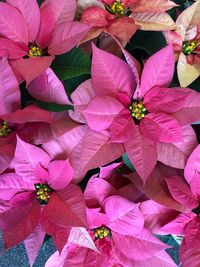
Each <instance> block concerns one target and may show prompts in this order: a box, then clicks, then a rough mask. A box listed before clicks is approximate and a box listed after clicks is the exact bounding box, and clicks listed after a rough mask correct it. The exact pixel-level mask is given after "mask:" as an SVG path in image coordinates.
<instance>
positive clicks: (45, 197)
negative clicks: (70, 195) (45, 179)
mask: <svg viewBox="0 0 200 267" xmlns="http://www.w3.org/2000/svg"><path fill="white" fill-rule="evenodd" d="M35 189H36V194H37V200H38V201H39V202H40V204H41V205H44V204H45V205H46V204H48V202H49V198H50V196H51V193H52V189H51V188H50V187H49V186H48V185H47V184H35Z"/></svg>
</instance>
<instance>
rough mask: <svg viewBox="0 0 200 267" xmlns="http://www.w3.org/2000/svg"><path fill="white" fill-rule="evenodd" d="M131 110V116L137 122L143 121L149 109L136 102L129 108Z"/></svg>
mask: <svg viewBox="0 0 200 267" xmlns="http://www.w3.org/2000/svg"><path fill="white" fill-rule="evenodd" d="M129 110H130V111H131V116H132V117H133V118H136V119H137V120H141V119H143V118H144V117H145V115H146V113H147V109H146V108H145V106H144V103H143V102H142V101H139V102H138V101H134V102H133V103H132V104H131V106H130V107H129Z"/></svg>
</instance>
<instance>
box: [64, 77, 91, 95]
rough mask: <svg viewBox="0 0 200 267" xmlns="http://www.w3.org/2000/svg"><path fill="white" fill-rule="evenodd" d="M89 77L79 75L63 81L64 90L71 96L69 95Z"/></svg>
mask: <svg viewBox="0 0 200 267" xmlns="http://www.w3.org/2000/svg"><path fill="white" fill-rule="evenodd" d="M90 78H91V76H90V75H88V74H87V75H86V74H85V75H81V76H78V77H76V78H72V79H67V80H65V81H64V85H65V90H66V92H67V94H68V95H71V93H72V92H73V91H74V90H75V89H76V88H77V87H78V86H79V85H80V84H81V83H82V82H84V81H86V80H88V79H90Z"/></svg>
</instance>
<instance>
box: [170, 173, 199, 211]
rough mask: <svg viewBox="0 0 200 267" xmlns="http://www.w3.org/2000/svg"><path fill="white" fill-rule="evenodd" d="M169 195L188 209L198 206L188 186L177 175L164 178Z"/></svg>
mask: <svg viewBox="0 0 200 267" xmlns="http://www.w3.org/2000/svg"><path fill="white" fill-rule="evenodd" d="M165 181H166V182H167V186H168V188H169V191H170V193H171V195H172V196H173V197H174V199H175V200H176V201H178V202H179V203H181V204H182V205H184V206H185V207H187V208H188V210H189V211H191V210H192V209H194V208H196V207H198V201H197V200H195V198H194V196H193V195H192V192H191V190H190V187H189V186H188V184H187V183H186V182H185V181H184V179H183V178H181V177H179V176H172V177H170V178H167V179H166V180H165Z"/></svg>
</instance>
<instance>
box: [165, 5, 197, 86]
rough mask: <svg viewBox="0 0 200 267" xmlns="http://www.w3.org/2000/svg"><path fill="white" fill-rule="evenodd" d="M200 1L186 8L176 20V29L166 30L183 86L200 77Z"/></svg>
mask: <svg viewBox="0 0 200 267" xmlns="http://www.w3.org/2000/svg"><path fill="white" fill-rule="evenodd" d="M199 12H200V1H196V3H193V4H192V5H191V6H190V7H188V8H187V9H185V10H184V11H183V12H182V13H181V14H180V15H179V16H178V18H177V20H176V30H175V31H174V32H173V31H172V32H170V31H169V32H165V37H166V40H167V42H168V43H172V44H173V46H174V51H175V54H176V58H177V60H178V64H177V74H178V79H179V82H180V85H181V86H184V87H186V86H188V85H189V84H191V83H192V82H193V81H194V80H195V79H196V78H197V77H199V63H200V55H199V53H200V44H199V38H200V28H199V23H200V18H199V16H198V14H199Z"/></svg>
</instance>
